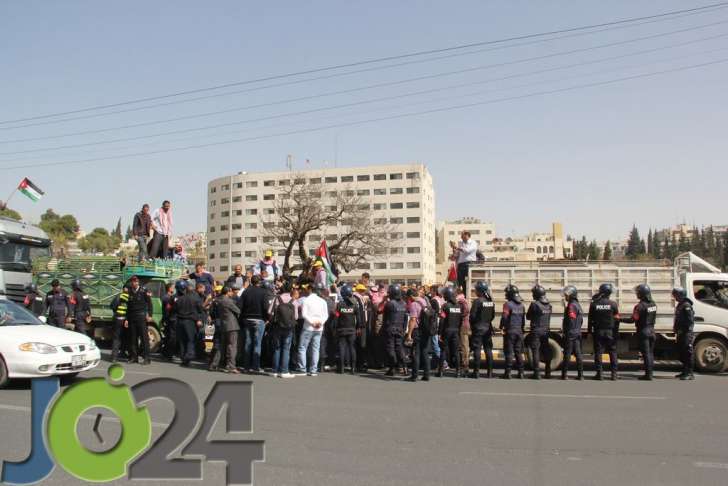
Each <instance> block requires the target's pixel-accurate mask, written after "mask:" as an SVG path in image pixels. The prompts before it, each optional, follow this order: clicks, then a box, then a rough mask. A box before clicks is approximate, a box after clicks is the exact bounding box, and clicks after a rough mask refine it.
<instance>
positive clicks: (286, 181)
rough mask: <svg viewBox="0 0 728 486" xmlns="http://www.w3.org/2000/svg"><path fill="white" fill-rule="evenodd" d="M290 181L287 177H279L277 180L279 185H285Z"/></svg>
mask: <svg viewBox="0 0 728 486" xmlns="http://www.w3.org/2000/svg"><path fill="white" fill-rule="evenodd" d="M290 183H291V181H289V180H288V179H281V180H280V181H278V185H279V186H287V185H288V184H290Z"/></svg>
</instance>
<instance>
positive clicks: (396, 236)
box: [389, 233, 403, 253]
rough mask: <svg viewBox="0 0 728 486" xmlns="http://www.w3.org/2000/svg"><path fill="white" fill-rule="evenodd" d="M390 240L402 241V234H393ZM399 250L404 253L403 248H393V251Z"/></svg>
mask: <svg viewBox="0 0 728 486" xmlns="http://www.w3.org/2000/svg"><path fill="white" fill-rule="evenodd" d="M389 239H390V240H401V239H402V233H392V234H391V235H389ZM395 249H396V250H399V253H403V250H402V248H392V250H395Z"/></svg>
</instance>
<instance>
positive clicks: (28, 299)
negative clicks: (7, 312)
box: [23, 292, 45, 317]
mask: <svg viewBox="0 0 728 486" xmlns="http://www.w3.org/2000/svg"><path fill="white" fill-rule="evenodd" d="M23 305H24V306H25V308H26V309H28V310H29V311H30V312H32V313H33V314H34V315H35V316H36V317H40V316H42V315H43V314H45V303H44V299H43V297H42V296H41V295H40V294H38V293H37V292H28V293H27V294H25V300H23Z"/></svg>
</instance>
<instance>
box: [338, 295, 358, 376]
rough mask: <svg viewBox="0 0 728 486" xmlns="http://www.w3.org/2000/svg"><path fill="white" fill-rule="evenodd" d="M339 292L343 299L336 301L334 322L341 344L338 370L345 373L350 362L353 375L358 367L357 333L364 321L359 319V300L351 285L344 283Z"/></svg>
mask: <svg viewBox="0 0 728 486" xmlns="http://www.w3.org/2000/svg"><path fill="white" fill-rule="evenodd" d="M339 292H340V294H341V299H340V300H339V302H337V303H336V310H335V312H334V316H335V317H334V322H333V324H334V326H333V327H334V332H335V333H336V340H337V342H338V345H339V363H338V366H337V368H336V372H337V373H339V374H341V373H343V372H344V370H345V369H346V365H347V363H348V365H349V366H350V367H351V374H352V375H353V374H354V373H355V369H356V333H357V330H360V329H361V328H362V322H361V321H360V320H359V316H360V313H359V302H358V301H357V299H355V298H354V291H353V289H352V288H351V286H350V285H344V286H343V287H341V290H340V291H339Z"/></svg>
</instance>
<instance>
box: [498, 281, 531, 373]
mask: <svg viewBox="0 0 728 486" xmlns="http://www.w3.org/2000/svg"><path fill="white" fill-rule="evenodd" d="M505 294H506V303H505V304H503V313H502V314H501V321H500V329H501V331H502V332H503V348H504V351H505V354H506V369H505V372H504V373H503V377H502V378H503V379H506V380H510V379H511V368H512V367H513V357H514V355H515V358H516V366H517V367H518V378H523V332H524V329H525V327H526V319H525V318H526V309H525V308H524V306H523V300H522V299H521V296H520V294H519V292H518V287H516V286H515V285H512V284H509V285H508V286H507V287H506V288H505Z"/></svg>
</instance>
